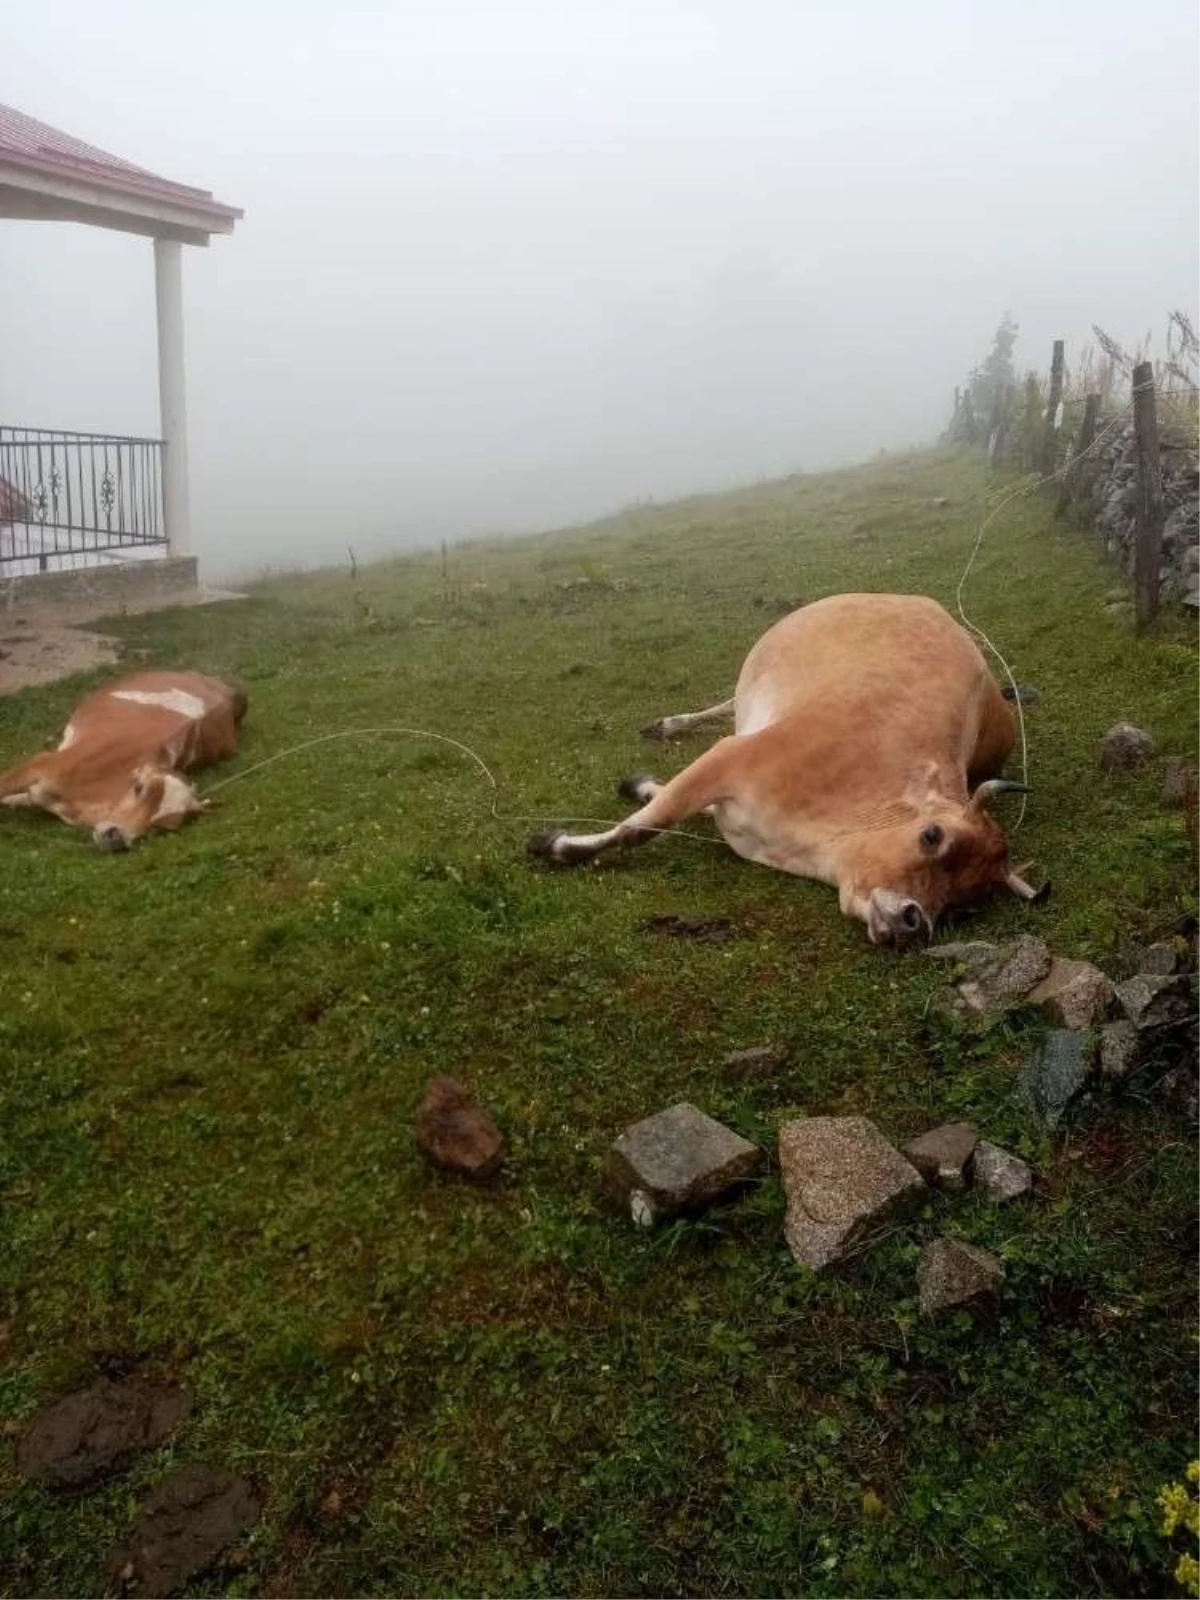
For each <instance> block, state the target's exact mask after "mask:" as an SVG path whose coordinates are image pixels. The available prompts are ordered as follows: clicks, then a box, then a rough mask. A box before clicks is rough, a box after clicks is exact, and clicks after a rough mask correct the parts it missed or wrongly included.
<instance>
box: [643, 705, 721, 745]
mask: <svg viewBox="0 0 1200 1600" xmlns="http://www.w3.org/2000/svg"><path fill="white" fill-rule="evenodd" d="M732 718H733V701H732V700H722V701H721V704H720V705H719V706H706V707H705V708H704V710H703V711H681V712H679V713H678V714H677V715H676V716H673V717H659V719H658V721H657V722H648V723H647V724H646V726H645V727H644V728H643V729H642V730H641V733H642V738H643V739H674V738H676V737H677V736H678V735H679V734H681V733H690V732H691V730H692V729H693V728H703V727H706V726H707V725H708V724H709V723H713V722H729V721H731V720H732Z"/></svg>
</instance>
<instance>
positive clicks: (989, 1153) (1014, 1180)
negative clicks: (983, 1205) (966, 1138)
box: [971, 1139, 1033, 1202]
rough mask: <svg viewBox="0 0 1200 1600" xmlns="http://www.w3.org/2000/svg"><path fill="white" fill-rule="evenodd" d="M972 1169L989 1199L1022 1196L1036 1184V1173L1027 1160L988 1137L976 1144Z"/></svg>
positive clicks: (977, 1181) (983, 1193) (1018, 1197)
mask: <svg viewBox="0 0 1200 1600" xmlns="http://www.w3.org/2000/svg"><path fill="white" fill-rule="evenodd" d="M971 1171H972V1175H973V1177H974V1182H975V1187H976V1188H977V1189H978V1190H979V1192H980V1193H981V1194H982V1195H983V1196H984V1198H985V1199H987V1200H994V1201H996V1202H1001V1201H1004V1200H1019V1199H1020V1197H1021V1196H1022V1195H1023V1194H1028V1193H1029V1191H1030V1190H1031V1189H1032V1188H1033V1173H1032V1172H1031V1171H1030V1168H1029V1164H1028V1162H1025V1161H1022V1160H1021V1158H1020V1156H1014V1155H1013V1153H1012V1151H1011V1150H1002V1149H1001V1148H1000V1146H999V1145H998V1144H990V1143H989V1142H988V1140H986V1139H980V1141H979V1143H978V1144H977V1145H976V1146H975V1159H974V1161H973V1162H972V1163H971Z"/></svg>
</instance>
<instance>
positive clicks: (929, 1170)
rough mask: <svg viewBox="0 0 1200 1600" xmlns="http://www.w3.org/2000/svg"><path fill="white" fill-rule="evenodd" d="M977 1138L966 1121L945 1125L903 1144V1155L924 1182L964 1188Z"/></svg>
mask: <svg viewBox="0 0 1200 1600" xmlns="http://www.w3.org/2000/svg"><path fill="white" fill-rule="evenodd" d="M977 1137H978V1135H977V1134H976V1132H975V1129H974V1128H973V1127H972V1126H971V1124H970V1123H969V1122H944V1123H942V1125H941V1127H938V1128H930V1130H929V1132H928V1133H923V1134H921V1136H920V1137H919V1138H917V1139H914V1140H913V1141H912V1143H911V1144H906V1145H905V1146H904V1154H905V1155H906V1156H907V1157H908V1159H909V1160H910V1161H911V1162H912V1164H913V1166H914V1167H916V1169H917V1171H918V1172H919V1173H920V1174H921V1176H922V1177H923V1178H924V1179H925V1181H926V1182H927V1183H932V1184H934V1185H936V1187H937V1188H939V1189H965V1188H966V1186H967V1166H968V1164H969V1163H970V1160H971V1156H972V1153H973V1152H974V1149H975V1141H976V1139H977Z"/></svg>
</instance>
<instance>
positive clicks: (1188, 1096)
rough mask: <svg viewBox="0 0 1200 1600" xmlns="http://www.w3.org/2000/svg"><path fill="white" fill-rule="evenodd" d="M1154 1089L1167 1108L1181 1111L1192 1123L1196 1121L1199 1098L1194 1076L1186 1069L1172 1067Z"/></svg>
mask: <svg viewBox="0 0 1200 1600" xmlns="http://www.w3.org/2000/svg"><path fill="white" fill-rule="evenodd" d="M1156 1087H1157V1090H1158V1093H1159V1094H1160V1095H1161V1096H1162V1098H1163V1099H1164V1100H1165V1101H1166V1102H1167V1104H1168V1105H1169V1106H1174V1108H1175V1110H1176V1111H1182V1112H1183V1114H1184V1116H1186V1117H1190V1118H1191V1119H1192V1121H1193V1122H1194V1121H1195V1120H1196V1114H1197V1110H1198V1109H1200V1106H1198V1100H1200V1096H1198V1094H1197V1083H1196V1074H1195V1073H1194V1072H1192V1071H1191V1070H1190V1069H1189V1068H1188V1067H1172V1068H1171V1070H1170V1072H1167V1073H1164V1074H1163V1076H1162V1077H1161V1078H1160V1079H1159V1081H1158V1084H1157V1085H1156Z"/></svg>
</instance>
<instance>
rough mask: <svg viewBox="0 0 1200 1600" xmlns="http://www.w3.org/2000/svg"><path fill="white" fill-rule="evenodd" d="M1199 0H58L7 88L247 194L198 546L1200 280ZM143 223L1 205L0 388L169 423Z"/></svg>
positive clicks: (198, 438) (533, 471) (30, 10)
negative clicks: (130, 226) (115, 223)
mask: <svg viewBox="0 0 1200 1600" xmlns="http://www.w3.org/2000/svg"><path fill="white" fill-rule="evenodd" d="M1197 43H1198V40H1197V20H1196V8H1195V6H1194V4H1193V3H1192V0H1144V3H1142V4H1140V5H1137V6H1130V5H1129V4H1128V3H1127V0H1122V3H1120V4H1116V3H1110V0H1086V3H1077V0H1059V3H1056V0H1045V3H1037V4H1035V3H1033V0H1025V3H1022V0H1018V3H1017V4H1015V5H1010V6H997V5H994V4H988V5H984V4H977V3H976V4H972V3H969V0H946V3H931V0H913V3H911V4H909V5H905V6H898V5H895V4H893V3H891V0H882V3H877V4H871V3H866V0H862V3H854V0H847V3H845V4H841V5H839V6H836V7H834V6H833V5H831V4H821V5H817V4H813V3H805V0H788V3H782V4H771V3H764V0H719V3H716V0H690V3H682V0H681V3H678V4H670V3H664V0H606V3H605V4H604V5H599V4H594V3H592V4H586V5H585V4H580V3H572V0H557V3H547V4H534V3H527V0H492V3H487V0H477V3H469V0H436V3H435V0H424V3H423V4H420V5H416V4H402V3H397V4H392V5H386V6H384V5H380V6H377V7H371V6H365V5H360V4H347V5H343V6H341V7H337V8H335V7H333V6H330V5H328V4H327V3H323V4H321V5H316V4H308V3H289V4H287V5H286V6H285V5H280V4H262V3H255V0H243V3H241V4H232V3H229V0H210V3H208V4H206V5H205V6H203V7H187V8H182V7H179V8H177V7H175V6H169V5H165V4H162V3H161V0H156V3H154V4H137V5H135V4H129V3H125V0H106V3H105V4H104V5H103V6H100V5H96V4H94V3H93V0H47V3H43V4H41V5H39V6H35V7H26V8H24V9H23V10H22V12H21V15H20V22H19V26H17V25H16V22H15V19H14V18H13V17H11V16H10V17H9V26H8V27H7V28H6V29H5V38H4V50H3V56H2V58H0V100H3V101H4V102H6V103H8V104H11V105H14V106H16V107H18V108H19V109H20V110H22V111H25V112H27V113H29V114H30V115H32V116H35V117H38V118H40V119H42V120H43V121H46V122H49V123H51V124H53V125H54V126H56V127H58V128H62V129H64V130H65V131H67V132H69V133H72V134H74V135H76V136H77V137H79V138H82V139H85V140H87V141H89V142H90V143H92V144H96V145H99V146H100V147H101V148H102V149H105V150H108V151H110V152H112V153H113V154H116V155H118V156H121V157H124V158H125V159H127V160H130V161H134V162H137V163H139V164H140V165H142V166H145V167H148V168H150V169H151V170H152V171H155V172H158V173H161V174H162V175H164V176H166V177H168V178H172V179H175V180H177V181H180V182H184V183H194V184H198V185H201V186H203V187H204V188H208V189H211V190H212V191H213V192H214V194H215V195H216V197H217V198H218V199H219V200H223V201H225V202H227V203H229V204H232V205H237V206H241V207H244V208H245V213H246V215H245V218H244V220H243V221H242V222H241V223H240V224H239V225H238V227H237V230H236V232H235V233H234V234H233V236H232V237H230V238H222V237H218V238H216V239H214V241H213V243H212V246H211V248H209V249H207V250H205V249H186V250H185V252H184V289H185V303H186V319H187V320H186V341H187V365H188V407H189V423H190V440H191V470H192V502H193V522H194V527H195V543H196V548H197V550H198V553H199V554H200V556H201V560H202V564H203V570H204V572H205V574H206V576H208V577H209V578H221V577H229V576H236V575H237V574H239V573H246V572H248V571H250V570H252V569H255V568H260V567H264V566H293V565H301V564H311V563H314V562H317V561H322V560H340V559H343V558H344V553H345V549H346V546H347V545H353V546H354V548H355V550H356V552H357V554H358V556H359V559H362V558H363V557H365V556H368V555H378V554H383V553H386V552H387V551H388V550H395V549H399V548H403V547H406V546H411V545H416V544H424V543H430V542H435V541H437V540H439V539H441V538H443V537H446V538H458V537H464V536H474V535H478V534H485V533H498V532H505V531H515V530H525V529H533V528H538V527H544V526H550V525H555V524H561V523H564V522H567V521H574V520H579V519H583V518H586V517H590V516H593V515H596V514H599V513H601V512H604V511H606V510H610V509H615V508H618V507H620V506H621V505H624V504H628V503H630V502H631V501H634V500H637V499H645V498H647V497H651V496H653V497H655V498H664V497H668V496H672V495H675V494H679V493H682V492H687V491H691V490H696V489H706V488H719V487H723V486H727V485H732V484H735V483H739V482H745V481H748V480H754V479H758V478H761V477H766V476H772V475H776V474H781V473H786V472H791V471H795V470H799V469H813V468H818V467H823V466H828V465H836V464H839V463H842V462H847V461H851V460H854V459H857V458H861V457H864V456H866V455H869V454H871V453H873V452H874V451H876V450H878V449H880V448H889V449H890V448H896V447H900V446H905V445H908V444H911V443H920V442H924V441H929V440H931V439H932V438H933V437H935V436H936V434H937V433H938V431H939V429H940V428H941V427H942V426H943V425H944V423H945V421H946V419H947V413H948V408H949V402H950V396H951V394H952V390H953V386H954V384H955V383H956V382H958V381H960V380H961V378H962V377H963V375H964V373H965V371H966V369H967V368H968V367H970V366H971V365H972V364H974V362H976V361H977V360H979V359H980V358H981V357H982V356H983V355H984V354H985V353H986V351H987V348H988V346H989V343H990V338H991V334H992V331H993V329H994V328H995V326H996V323H997V322H998V320H999V318H1000V316H1001V314H1002V313H1003V312H1005V311H1006V310H1011V312H1012V314H1013V315H1014V316H1015V317H1016V319H1017V321H1018V322H1019V323H1020V327H1021V338H1020V342H1019V345H1018V349H1017V360H1018V364H1033V363H1037V364H1038V365H1040V366H1043V367H1044V366H1045V365H1046V362H1047V358H1048V353H1049V348H1050V343H1051V340H1052V339H1053V338H1054V337H1056V336H1064V337H1066V338H1067V339H1068V341H1069V346H1068V352H1069V353H1068V359H1070V352H1071V350H1072V349H1073V350H1075V351H1076V352H1077V351H1078V350H1079V348H1080V346H1081V344H1082V342H1083V340H1084V339H1085V338H1086V336H1087V333H1088V328H1089V325H1090V323H1091V322H1092V321H1097V322H1100V323H1101V324H1102V325H1103V326H1104V327H1106V328H1107V329H1108V331H1109V332H1110V333H1112V334H1114V335H1115V336H1116V337H1117V338H1118V339H1120V340H1121V341H1122V342H1123V343H1126V344H1129V345H1132V344H1135V343H1136V342H1137V341H1138V340H1139V338H1141V337H1142V336H1143V335H1144V333H1145V332H1146V330H1147V329H1150V328H1152V329H1153V330H1154V332H1155V336H1156V344H1157V348H1159V349H1160V350H1161V348H1162V328H1163V325H1164V323H1165V319H1166V314H1167V312H1168V311H1169V310H1170V309H1171V308H1172V307H1174V306H1182V307H1184V308H1187V309H1189V310H1191V309H1194V307H1195V303H1196V286H1197V275H1198V269H1200V260H1198V246H1197V220H1196V192H1197V176H1198V173H1197V152H1196V125H1197V88H1196V60H1197ZM152 256H153V252H152V247H151V244H150V242H149V241H148V240H145V239H139V238H133V237H129V236H125V235H122V234H117V233H104V232H101V231H99V230H97V229H89V228H82V227H76V226H73V225H66V224H59V223H24V222H20V223H18V222H6V223H0V282H2V284H3V298H2V302H0V318H2V330H3V333H2V337H3V345H2V348H3V359H2V363H0V420H3V421H5V422H10V423H18V424H26V425H33V426H44V427H64V428H81V429H94V430H98V431H110V432H122V433H123V432H129V433H156V432H157V431H158V417H157V379H156V369H155V356H154V283H153V259H152Z"/></svg>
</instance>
